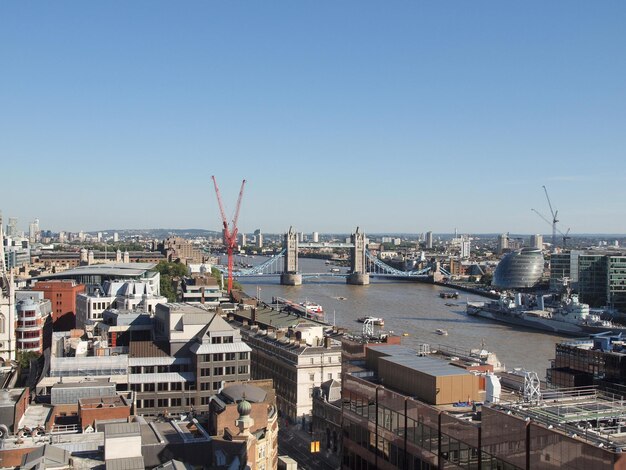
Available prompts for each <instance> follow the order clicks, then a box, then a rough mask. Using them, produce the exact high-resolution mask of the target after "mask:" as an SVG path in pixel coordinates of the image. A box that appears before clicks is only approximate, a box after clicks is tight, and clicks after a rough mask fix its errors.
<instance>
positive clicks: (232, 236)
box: [211, 176, 246, 294]
mask: <svg viewBox="0 0 626 470" xmlns="http://www.w3.org/2000/svg"><path fill="white" fill-rule="evenodd" d="M211 178H212V179H213V184H214V185H215V194H216V195H217V203H218V204H219V206H220V214H221V215H222V224H223V225H224V244H225V245H226V253H228V294H230V291H231V290H232V289H233V249H234V248H235V246H236V245H237V230H238V229H237V219H239V208H240V207H241V198H242V197H243V187H244V186H245V184H246V180H243V181H242V182H241V189H240V190H239V199H237V207H236V208H235V215H234V216H233V222H232V227H231V228H228V220H227V219H226V212H224V205H223V204H222V196H220V188H218V187H217V181H216V180H215V176H211Z"/></svg>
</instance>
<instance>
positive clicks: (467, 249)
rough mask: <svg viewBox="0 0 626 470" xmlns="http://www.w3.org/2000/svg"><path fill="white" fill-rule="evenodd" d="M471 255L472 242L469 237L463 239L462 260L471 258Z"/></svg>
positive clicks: (465, 236)
mask: <svg viewBox="0 0 626 470" xmlns="http://www.w3.org/2000/svg"><path fill="white" fill-rule="evenodd" d="M470 253H471V242H470V238H469V236H468V235H463V236H462V237H461V258H469V257H470Z"/></svg>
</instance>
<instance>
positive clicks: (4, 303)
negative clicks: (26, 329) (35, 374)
mask: <svg viewBox="0 0 626 470" xmlns="http://www.w3.org/2000/svg"><path fill="white" fill-rule="evenodd" d="M14 328H15V283H14V281H13V273H11V274H8V275H7V267H6V264H5V259H4V234H3V222H2V216H1V215H0V358H2V359H4V360H10V359H15V331H14Z"/></svg>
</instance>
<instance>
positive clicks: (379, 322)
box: [357, 317, 385, 326]
mask: <svg viewBox="0 0 626 470" xmlns="http://www.w3.org/2000/svg"><path fill="white" fill-rule="evenodd" d="M357 321H358V322H360V323H365V322H366V321H367V322H370V323H373V324H374V325H378V326H385V320H384V319H383V318H379V317H361V318H359V319H358V320H357Z"/></svg>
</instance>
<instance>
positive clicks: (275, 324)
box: [231, 304, 329, 329]
mask: <svg viewBox="0 0 626 470" xmlns="http://www.w3.org/2000/svg"><path fill="white" fill-rule="evenodd" d="M231 315H234V317H235V319H236V320H237V321H239V322H241V321H242V320H248V321H251V320H252V309H251V308H246V309H236V310H235V311H234V312H232V313H231ZM256 323H258V324H260V325H263V326H266V327H270V328H276V329H287V328H293V327H296V326H298V325H301V324H304V325H311V326H320V325H322V326H329V325H328V323H325V322H323V321H320V320H314V319H311V318H306V317H302V316H298V315H296V314H294V313H290V312H287V311H283V310H279V309H275V308H273V307H268V306H267V305H265V304H261V305H259V306H258V307H257V308H256Z"/></svg>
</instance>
